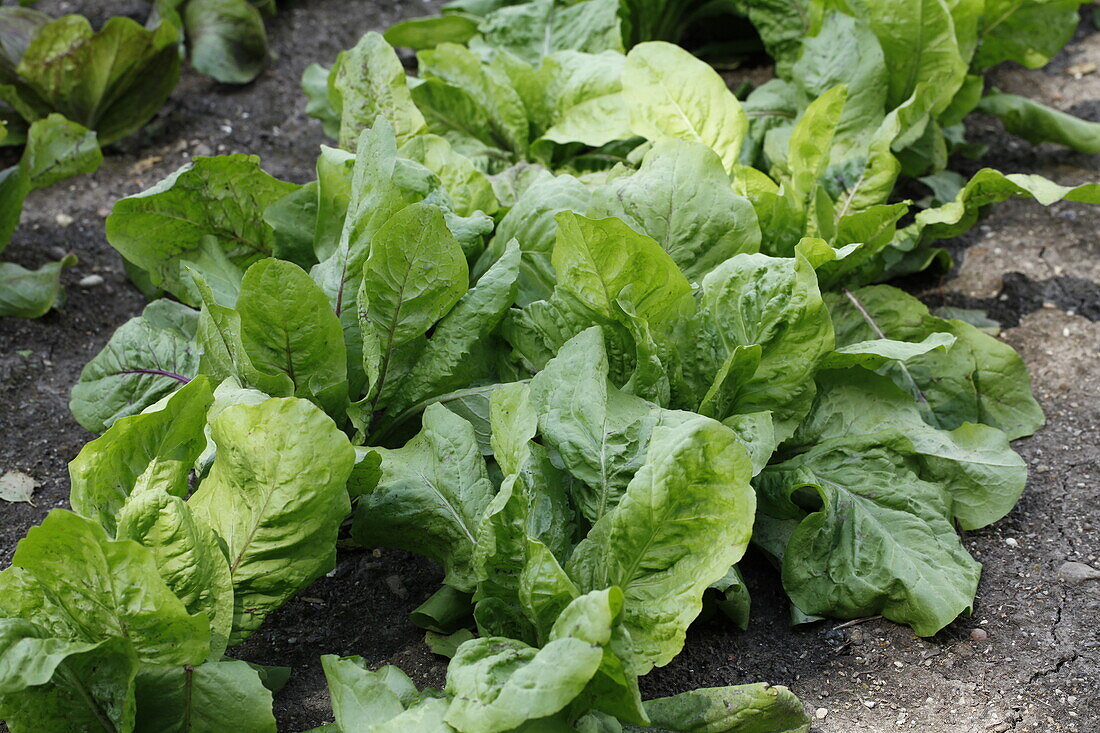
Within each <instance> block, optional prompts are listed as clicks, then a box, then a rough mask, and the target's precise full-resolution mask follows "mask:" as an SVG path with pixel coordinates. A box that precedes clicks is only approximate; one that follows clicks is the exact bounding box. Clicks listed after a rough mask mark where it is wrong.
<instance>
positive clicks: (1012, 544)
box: [1005, 537, 1020, 547]
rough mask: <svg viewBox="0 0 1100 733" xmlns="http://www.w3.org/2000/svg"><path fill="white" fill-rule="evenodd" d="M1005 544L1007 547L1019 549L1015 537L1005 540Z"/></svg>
mask: <svg viewBox="0 0 1100 733" xmlns="http://www.w3.org/2000/svg"><path fill="white" fill-rule="evenodd" d="M1005 544H1006V545H1008V546H1009V547H1019V546H1020V543H1019V542H1017V541H1016V538H1015V537H1009V538H1008V539H1006V540H1005Z"/></svg>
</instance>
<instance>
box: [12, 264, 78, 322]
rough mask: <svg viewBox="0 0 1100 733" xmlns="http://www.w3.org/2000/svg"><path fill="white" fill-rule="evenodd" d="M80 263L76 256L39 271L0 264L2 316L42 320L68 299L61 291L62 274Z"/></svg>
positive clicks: (48, 265) (40, 268)
mask: <svg viewBox="0 0 1100 733" xmlns="http://www.w3.org/2000/svg"><path fill="white" fill-rule="evenodd" d="M76 262H77V260H76V255H74V254H68V255H65V257H64V258H62V259H61V260H60V261H58V262H50V263H47V264H45V265H42V267H39V268H38V269H37V270H28V269H26V268H25V267H21V266H19V265H16V264H14V263H12V262H0V316H14V317H17V318H38V317H39V316H44V315H46V314H47V313H48V312H49V311H50V309H51V308H54V307H59V306H60V304H61V302H62V301H63V300H64V295H65V293H64V291H62V289H61V271H62V270H63V269H64V268H66V267H72V266H73V265H75V264H76Z"/></svg>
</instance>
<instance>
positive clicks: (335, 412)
mask: <svg viewBox="0 0 1100 733" xmlns="http://www.w3.org/2000/svg"><path fill="white" fill-rule="evenodd" d="M237 312H238V313H240V319H241V343H242V345H243V347H244V351H245V354H247V356H248V358H249V360H250V361H251V362H252V365H253V366H254V367H256V368H257V369H259V370H260V371H263V372H265V373H268V374H280V373H282V374H286V375H287V377H289V378H290V380H291V381H292V382H293V383H294V394H295V396H297V397H301V398H303V399H308V400H310V401H312V402H315V403H316V404H318V405H319V406H320V407H321V408H323V409H324V410H325V412H327V413H328V414H329V415H331V416H333V417H334V418H336V419H342V418H343V414H344V408H345V407H346V405H347V354H346V352H345V347H344V333H343V329H342V328H341V326H340V321H339V319H338V318H337V317H336V315H335V314H333V312H332V309H331V307H330V306H329V302H328V299H327V298H326V297H325V294H324V293H323V292H322V291H321V289H320V288H319V287H317V285H316V284H315V283H314V282H313V280H311V279H310V277H309V275H308V274H306V272H305V271H304V270H302V268H300V267H298V266H297V265H295V264H292V263H290V262H286V261H283V260H276V259H267V260H262V261H260V262H257V263H256V264H254V265H252V266H251V267H250V268H248V272H246V273H245V275H244V279H243V280H242V281H241V292H240V296H239V297H238V300H237Z"/></svg>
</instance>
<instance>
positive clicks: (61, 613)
mask: <svg viewBox="0 0 1100 733" xmlns="http://www.w3.org/2000/svg"><path fill="white" fill-rule="evenodd" d="M0 591H2V592H0V610H2V611H3V615H5V616H16V617H20V618H25V619H28V620H30V621H33V622H34V623H36V624H38V625H39V626H42V627H43V628H44V629H46V630H48V631H49V633H50V634H51V635H53V636H58V637H61V638H68V639H74V640H83V641H88V642H100V641H103V640H104V639H110V638H119V639H128V640H129V641H130V643H131V644H133V648H134V650H136V652H137V655H138V657H139V658H140V659H141V660H142V661H144V662H149V663H152V664H199V663H200V662H202V660H203V659H205V658H206V655H207V653H208V652H209V650H210V631H209V629H208V628H207V619H206V616H204V615H203V614H201V613H196V614H189V613H188V612H187V609H186V608H185V607H184V605H183V603H182V602H181V601H180V599H179V598H177V597H176V596H175V594H173V593H172V591H171V590H170V589H169V588H168V586H167V585H165V583H164V581H163V580H161V578H160V573H159V571H158V570H157V566H156V562H155V559H154V556H153V553H151V552H150V551H149V550H147V549H146V548H144V547H142V546H141V545H139V544H138V543H136V542H133V541H131V540H119V541H114V540H111V539H108V537H107V534H106V532H104V531H103V528H102V527H100V526H99V525H98V524H96V523H95V522H94V521H92V520H90V519H84V518H83V517H80V516H77V515H76V514H73V513H71V512H67V511H65V510H62V509H54V510H53V511H51V512H50V513H49V515H47V517H46V519H45V520H43V522H42V524H40V525H39V526H37V527H32V528H31V529H30V530H29V531H28V532H27V536H26V537H24V538H23V539H22V540H21V541H20V542H19V545H18V546H17V547H16V550H15V555H14V556H13V557H12V567H10V568H8V569H7V570H5V571H4V572H2V573H0Z"/></svg>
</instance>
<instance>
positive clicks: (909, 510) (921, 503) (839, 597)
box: [757, 430, 980, 636]
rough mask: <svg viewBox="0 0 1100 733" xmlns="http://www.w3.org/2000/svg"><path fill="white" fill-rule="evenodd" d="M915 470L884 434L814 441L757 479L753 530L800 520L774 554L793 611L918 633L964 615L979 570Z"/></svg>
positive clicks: (943, 502) (942, 496) (891, 435)
mask: <svg viewBox="0 0 1100 733" xmlns="http://www.w3.org/2000/svg"><path fill="white" fill-rule="evenodd" d="M917 463H918V459H917V458H915V457H914V456H913V446H912V443H910V442H909V441H908V440H907V439H906V438H905V437H904V436H903V435H902V434H901V432H899V431H896V430H891V431H886V432H885V433H879V434H876V435H872V436H867V437H857V438H853V439H850V440H834V441H829V442H827V443H822V444H819V445H817V446H815V447H814V448H812V449H811V450H809V451H808V452H806V453H803V454H802V455H800V456H798V457H796V458H793V459H791V460H789V461H786V462H785V463H781V464H779V465H778V466H773V467H770V468H768V469H767V470H766V471H764V473H762V474H761V475H760V476H759V477H758V478H757V481H758V486H757V488H758V491H759V492H760V511H761V512H762V514H761V516H760V518H759V522H760V523H761V524H766V523H767V522H768V521H772V518H774V519H800V520H801V521H800V522H799V524H798V526H797V528H796V529H795V530H794V533H793V534H792V535H791V537H790V540H789V541H788V543H787V545H786V549H785V552H784V554H783V587H784V588H785V589H786V591H787V594H788V595H789V596H790V597H791V600H792V601H793V602H794V604H795V605H797V606H798V608H800V609H802V610H803V611H804V612H806V613H810V614H815V615H823V616H832V617H838V618H859V617H862V616H872V615H875V614H881V615H883V616H885V617H886V618H888V619H890V620H892V621H897V622H899V623H904V624H908V625H909V626H912V627H913V630H914V631H915V632H916V633H917V634H919V635H921V636H930V635H932V634H934V633H936V632H937V631H939V630H940V629H942V628H943V627H944V626H946V625H947V624H949V623H951V622H952V621H953V620H954V619H955V617H957V616H958V615H959V614H963V613H969V612H970V609H971V607H972V605H973V602H974V593H975V592H976V590H977V587H978V576H979V573H980V565H979V564H978V563H977V562H975V561H974V559H973V558H971V557H970V555H969V554H968V553H967V551H966V550H965V549H964V548H963V546H962V543H961V542H959V538H958V536H957V535H956V534H955V530H954V528H953V527H952V526H951V521H950V517H951V498H950V497H949V495H948V494H947V492H946V491H944V490H943V488H941V487H940V486H939V485H938V484H936V483H931V482H929V481H925V480H922V479H921V478H919V476H918V471H919V466H918V465H917ZM806 490H809V491H811V492H813V494H809V495H807V494H806ZM796 501H797V502H799V503H798V504H795V502H796Z"/></svg>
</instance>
